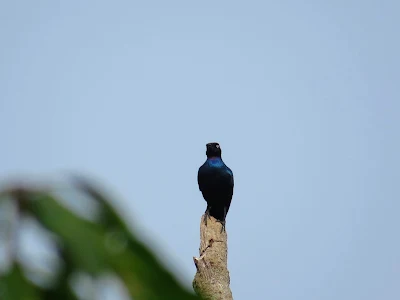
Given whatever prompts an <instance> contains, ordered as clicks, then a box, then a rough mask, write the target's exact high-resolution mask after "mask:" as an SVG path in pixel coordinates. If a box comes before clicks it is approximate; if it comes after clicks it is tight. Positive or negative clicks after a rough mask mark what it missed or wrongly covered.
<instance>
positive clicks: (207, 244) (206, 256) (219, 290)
mask: <svg viewBox="0 0 400 300" xmlns="http://www.w3.org/2000/svg"><path fill="white" fill-rule="evenodd" d="M221 226H222V225H221V223H219V222H217V221H216V219H215V218H213V217H211V218H208V219H207V226H206V225H205V224H204V215H203V216H202V217H201V221H200V248H199V254H200V257H193V261H194V264H195V266H196V268H197V272H196V275H195V277H194V280H193V288H194V290H195V292H196V293H197V294H198V295H200V296H202V297H203V299H207V300H211V299H212V300H232V299H233V298H232V292H231V289H230V287H229V283H230V278H229V271H228V236H227V233H226V231H224V232H222V233H221Z"/></svg>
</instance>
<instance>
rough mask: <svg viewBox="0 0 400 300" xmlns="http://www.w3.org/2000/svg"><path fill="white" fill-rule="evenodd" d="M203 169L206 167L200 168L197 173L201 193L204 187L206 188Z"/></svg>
mask: <svg viewBox="0 0 400 300" xmlns="http://www.w3.org/2000/svg"><path fill="white" fill-rule="evenodd" d="M203 167H204V165H203V166H201V167H200V168H199V171H198V172H197V183H198V185H199V190H200V191H201V190H202V187H203V186H204V179H205V178H204V175H205V174H204V173H205V172H204V170H203Z"/></svg>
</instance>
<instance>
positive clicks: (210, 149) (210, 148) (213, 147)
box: [206, 143, 221, 158]
mask: <svg viewBox="0 0 400 300" xmlns="http://www.w3.org/2000/svg"><path fill="white" fill-rule="evenodd" d="M206 147H207V151H206V155H207V158H210V157H221V147H220V146H219V144H218V143H208V144H207V145H206Z"/></svg>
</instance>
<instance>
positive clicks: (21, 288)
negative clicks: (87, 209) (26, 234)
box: [0, 178, 199, 300]
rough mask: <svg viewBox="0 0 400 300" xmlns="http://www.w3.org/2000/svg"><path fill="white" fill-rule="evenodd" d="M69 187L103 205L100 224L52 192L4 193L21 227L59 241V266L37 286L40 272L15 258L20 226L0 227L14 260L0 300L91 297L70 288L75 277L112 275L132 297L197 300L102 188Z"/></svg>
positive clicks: (1, 282)
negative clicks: (27, 224)
mask: <svg viewBox="0 0 400 300" xmlns="http://www.w3.org/2000/svg"><path fill="white" fill-rule="evenodd" d="M71 188H73V189H75V190H77V191H78V192H79V193H83V194H85V195H86V196H88V197H90V198H91V199H93V200H95V201H96V203H97V204H98V205H99V207H100V209H99V212H100V213H99V216H98V218H96V220H94V221H92V220H88V219H87V218H82V217H81V216H79V215H78V214H76V213H74V212H73V210H70V209H68V208H67V206H65V205H63V203H62V201H59V200H60V199H58V198H57V196H55V194H54V193H53V192H51V189H47V188H46V189H45V188H39V187H37V186H35V187H25V186H22V185H13V186H8V187H6V188H4V189H3V190H2V191H0V204H1V203H2V202H6V201H9V202H11V203H12V204H13V205H14V207H15V208H16V209H15V211H16V214H15V217H13V222H14V223H18V222H20V220H21V219H22V218H24V217H31V218H33V219H34V220H36V221H37V222H38V223H39V224H40V226H41V227H42V228H43V229H44V230H45V231H46V232H47V233H48V235H49V236H51V238H52V240H54V241H55V245H56V246H55V248H56V249H55V250H56V251H55V253H56V257H57V259H58V260H59V261H60V263H59V266H60V267H59V268H56V270H55V271H53V273H54V274H51V278H52V281H51V284H47V285H46V284H44V285H43V284H40V283H38V282H37V281H38V280H35V278H36V277H40V276H39V275H40V274H39V272H36V273H35V272H33V273H32V272H30V274H28V273H29V272H28V271H27V270H26V267H25V266H24V263H23V262H22V261H21V259H18V255H16V254H13V252H17V251H18V247H17V246H15V245H16V243H15V241H14V242H13V241H12V239H17V236H18V226H11V227H12V228H11V227H10V226H1V227H2V231H4V230H5V231H10V232H6V239H7V242H6V243H4V242H3V244H4V245H8V246H7V247H9V248H10V249H9V253H10V257H9V258H8V262H9V268H8V269H7V270H6V271H4V272H3V273H2V274H1V275H0V299H2V300H24V299H32V300H34V299H44V300H46V299H49V300H50V299H59V300H62V299H87V297H85V298H83V297H82V296H81V295H79V293H77V292H76V290H75V289H74V287H73V284H71V280H72V278H73V277H74V276H75V277H76V274H84V275H85V276H86V277H88V278H90V279H91V280H96V279H98V278H100V277H101V276H103V275H104V274H113V275H115V276H116V277H117V278H118V279H119V281H120V282H122V284H123V285H124V286H125V291H126V293H127V294H128V295H129V297H130V298H131V299H139V300H140V299H144V300H146V299H151V300H157V299H175V300H179V299H199V298H198V297H197V296H195V295H194V294H193V293H192V292H191V291H187V290H186V289H184V288H183V287H182V286H181V285H180V283H179V282H178V281H177V280H176V279H175V278H174V276H173V275H172V274H171V272H169V271H168V270H167V269H166V268H165V267H164V266H163V265H162V264H161V263H160V262H159V261H158V260H157V259H156V257H155V255H154V254H153V253H152V252H151V251H150V250H149V249H148V248H147V247H146V246H145V245H144V244H143V243H142V242H141V241H139V239H138V238H137V237H136V236H135V234H134V233H133V232H132V231H131V230H129V229H128V226H127V225H126V223H125V222H124V221H123V220H122V218H121V217H120V216H119V215H118V213H117V212H116V210H115V209H114V208H113V207H112V205H111V201H110V199H107V197H106V196H105V195H104V194H103V193H101V192H100V191H99V189H98V187H94V185H92V184H91V183H89V182H88V181H87V180H85V179H82V178H79V179H76V178H75V179H74V182H73V185H72V187H71ZM14 225H15V224H14ZM17 225H18V224H17ZM6 227H7V228H8V227H10V228H11V229H10V228H8V229H7V228H6ZM89 298H90V297H89ZM92 299H95V297H94V296H93V298H92Z"/></svg>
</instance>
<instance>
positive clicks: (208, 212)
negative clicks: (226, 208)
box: [203, 208, 211, 226]
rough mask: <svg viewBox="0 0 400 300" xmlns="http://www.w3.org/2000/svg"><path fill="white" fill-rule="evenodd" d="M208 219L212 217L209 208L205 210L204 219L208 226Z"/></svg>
mask: <svg viewBox="0 0 400 300" xmlns="http://www.w3.org/2000/svg"><path fill="white" fill-rule="evenodd" d="M207 219H211V217H210V211H209V210H208V208H207V209H206V211H205V213H204V218H203V220H204V225H206V226H207Z"/></svg>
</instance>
